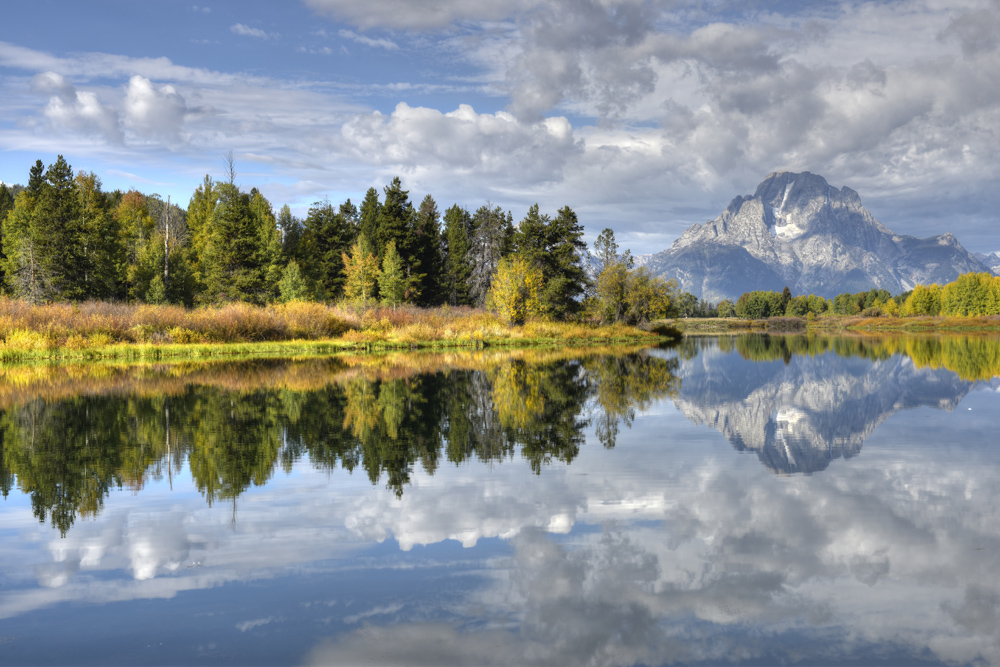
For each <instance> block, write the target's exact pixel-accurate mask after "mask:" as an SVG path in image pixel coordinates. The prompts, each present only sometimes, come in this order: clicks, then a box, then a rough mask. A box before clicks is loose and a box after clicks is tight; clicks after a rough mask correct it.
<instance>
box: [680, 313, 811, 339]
mask: <svg viewBox="0 0 1000 667" xmlns="http://www.w3.org/2000/svg"><path fill="white" fill-rule="evenodd" d="M663 322H664V323H666V324H671V325H673V326H675V327H676V328H677V329H678V330H680V331H681V332H682V333H683V334H684V335H699V334H722V333H761V332H766V331H782V332H786V331H805V330H806V321H805V320H804V319H802V318H800V317H771V318H768V319H763V320H745V319H740V318H738V317H684V318H680V319H676V320H663Z"/></svg>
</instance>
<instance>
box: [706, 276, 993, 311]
mask: <svg viewBox="0 0 1000 667" xmlns="http://www.w3.org/2000/svg"><path fill="white" fill-rule="evenodd" d="M717 311H718V316H719V317H742V318H745V319H761V318H767V317H781V316H785V317H815V316H817V315H822V314H823V313H832V314H834V315H860V316H863V317H882V316H889V317H898V316H903V317H907V316H919V315H932V316H934V315H941V316H945V317H975V316H988V315H1000V277H998V276H994V275H992V274H989V273H966V274H963V275H961V276H959V277H958V278H956V279H955V280H953V281H952V282H950V283H947V284H945V285H938V284H936V283H935V284H932V285H917V286H916V287H914V288H913V289H912V290H909V291H906V292H903V293H902V294H897V295H893V294H891V293H890V292H889V291H888V290H884V289H876V288H874V287H873V288H872V289H870V290H868V291H866V292H856V293H854V294H851V293H849V292H844V293H843V294H838V295H837V296H836V297H834V298H833V299H824V298H823V297H821V296H816V295H814V294H810V295H808V296H806V295H799V296H792V293H791V291H790V290H789V289H788V287H785V289H784V290H783V291H781V292H775V291H765V290H755V291H752V292H745V293H744V294H743V295H742V296H740V298H739V299H738V300H737V301H736V303H735V304H734V303H732V302H731V301H729V300H728V299H726V300H723V301H720V302H719V304H718V306H717Z"/></svg>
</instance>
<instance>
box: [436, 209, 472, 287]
mask: <svg viewBox="0 0 1000 667" xmlns="http://www.w3.org/2000/svg"><path fill="white" fill-rule="evenodd" d="M444 225H445V229H444V242H443V245H444V277H443V280H442V283H443V285H442V289H443V291H444V298H445V300H446V301H447V303H448V304H450V305H452V306H465V305H468V304H469V303H470V301H469V278H470V276H471V275H472V266H471V265H470V264H469V257H468V255H469V248H470V240H469V236H470V232H471V231H472V216H471V215H469V212H468V211H467V210H466V209H464V208H462V207H460V206H459V205H458V204H455V205H454V206H452V207H451V208H449V209H448V210H447V211H445V214H444Z"/></svg>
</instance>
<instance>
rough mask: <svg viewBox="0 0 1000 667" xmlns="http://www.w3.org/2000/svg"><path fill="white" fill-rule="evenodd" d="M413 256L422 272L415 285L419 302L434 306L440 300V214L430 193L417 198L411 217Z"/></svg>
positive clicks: (441, 282)
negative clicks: (413, 220) (422, 197)
mask: <svg viewBox="0 0 1000 667" xmlns="http://www.w3.org/2000/svg"><path fill="white" fill-rule="evenodd" d="M415 223H416V224H415V228H414V230H413V233H414V246H415V247H414V257H415V258H416V264H417V265H418V266H419V267H420V271H421V273H422V274H423V275H424V278H423V280H422V281H421V284H420V285H419V290H420V298H419V299H418V300H417V303H418V304H419V305H421V306H425V307H426V306H436V305H438V304H441V303H443V302H444V300H445V297H444V291H443V288H442V285H443V283H444V279H443V264H444V260H443V257H442V247H441V246H442V244H441V216H440V214H439V213H438V208H437V202H435V201H434V197H432V196H430V195H427V196H426V197H424V199H423V201H422V202H420V208H419V209H417V214H416V218H415Z"/></svg>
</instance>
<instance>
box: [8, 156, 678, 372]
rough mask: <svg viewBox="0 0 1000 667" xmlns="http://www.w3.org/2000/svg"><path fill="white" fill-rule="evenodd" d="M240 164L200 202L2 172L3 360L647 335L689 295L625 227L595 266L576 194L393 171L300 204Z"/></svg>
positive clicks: (59, 175)
mask: <svg viewBox="0 0 1000 667" xmlns="http://www.w3.org/2000/svg"><path fill="white" fill-rule="evenodd" d="M226 165H227V172H228V173H227V179H226V180H225V181H223V182H217V181H214V180H213V179H212V178H210V177H208V176H206V177H205V180H204V182H203V183H202V184H201V185H200V186H199V187H198V188H197V189H196V191H195V192H194V194H193V195H192V197H191V201H190V203H189V204H188V206H187V209H186V210H185V209H181V208H180V207H178V206H176V205H175V204H173V203H171V202H170V200H169V199H168V200H167V201H166V202H163V201H162V200H161V199H160V198H159V197H158V196H157V195H147V194H143V193H140V192H138V191H135V190H131V191H129V192H126V193H122V192H120V191H115V192H104V191H103V190H102V188H101V182H100V179H98V178H97V177H96V176H95V175H94V174H93V173H87V172H82V171H81V172H79V173H76V174H74V172H73V170H72V168H71V167H70V165H69V164H68V163H67V162H66V161H65V160H64V159H63V157H62V156H59V158H58V159H57V160H56V162H55V163H53V164H52V165H50V166H48V167H47V168H46V167H45V165H44V164H42V162H41V161H38V162H36V163H35V165H34V166H33V167H32V168H31V169H30V172H29V175H28V185H27V186H26V187H17V188H15V191H16V196H14V197H12V196H11V192H9V191H8V190H7V188H6V187H5V186H0V221H2V224H0V230H2V237H0V241H2V243H0V246H2V247H0V250H2V252H0V284H2V292H3V294H4V295H6V299H5V300H4V301H3V302H2V304H0V359H12V358H24V357H26V356H30V357H53V356H55V357H66V356H79V355H81V354H83V355H94V356H158V355H172V354H175V353H176V354H187V353H197V354H210V353H221V351H219V350H216V349H214V348H210V347H206V346H220V345H224V344H240V345H243V346H247V345H250V346H257V347H255V348H254V347H252V348H247V350H246V351H245V352H241V351H240V350H239V349H230V350H229V351H228V352H229V353H234V352H235V353H248V354H250V353H256V352H258V351H259V349H260V346H261V345H263V344H267V345H269V346H270V347H274V344H275V343H279V342H289V341H296V342H297V343H296V346H294V347H295V349H301V350H308V349H310V348H315V347H316V346H320V347H324V346H327V347H329V346H333V347H338V346H339V347H352V346H353V347H364V348H371V347H406V346H421V345H457V346H472V347H476V346H481V345H484V344H515V343H522V344H523V343H538V342H557V341H589V340H595V341H608V340H637V339H644V338H645V339H648V338H650V337H651V334H648V333H643V332H641V331H638V330H636V329H633V328H631V327H630V326H628V325H644V324H645V323H647V322H648V321H649V320H654V319H657V318H659V317H663V316H664V315H667V314H669V313H670V312H672V309H674V308H675V304H676V302H677V290H676V283H674V282H672V281H664V280H662V279H660V278H657V277H654V276H652V275H651V274H649V272H648V271H646V270H644V269H635V268H634V267H633V265H632V261H631V258H630V257H628V253H625V254H624V255H619V254H618V253H617V245H616V244H615V243H614V234H613V232H611V230H605V233H604V234H603V235H602V239H601V243H602V244H603V245H601V249H602V250H603V254H601V257H602V264H601V266H599V267H598V269H597V270H596V271H594V270H592V267H591V266H590V254H589V253H588V252H587V247H586V244H585V243H584V242H583V240H582V236H583V227H582V225H581V224H580V223H579V221H578V220H577V216H576V214H575V213H574V212H573V210H572V209H570V208H569V207H568V206H564V207H563V208H561V209H560V210H559V211H558V212H557V213H556V214H555V215H554V216H550V215H548V214H546V213H543V212H542V211H540V209H539V207H538V206H537V205H535V206H532V207H530V208H529V209H528V212H527V214H526V215H525V216H524V218H523V219H521V220H520V221H519V222H518V223H517V224H516V225H515V224H514V218H513V216H512V214H511V213H510V212H509V211H506V212H505V211H503V210H502V209H501V208H500V207H499V206H494V205H492V204H487V205H485V206H482V207H480V208H479V209H478V210H476V211H475V213H470V212H469V211H468V210H467V209H465V208H462V207H460V206H458V205H455V206H452V207H451V208H449V209H448V210H447V211H445V213H444V215H443V216H442V215H440V214H439V211H438V207H437V203H436V202H435V201H434V198H433V197H431V196H430V195H427V196H425V197H424V198H423V200H422V201H421V202H420V204H419V205H418V206H417V205H414V204H413V203H412V202H411V201H410V198H409V192H408V191H406V190H403V188H402V183H401V181H400V180H399V179H398V178H395V179H393V180H392V182H391V183H390V184H389V185H387V186H385V187H384V188H383V192H382V196H381V197H380V195H379V192H378V191H377V190H376V189H375V188H370V189H369V190H368V192H367V193H366V194H365V197H364V199H363V201H362V202H361V205H360V206H355V205H354V204H353V203H352V202H351V200H350V199H348V200H346V201H345V202H344V203H342V204H340V205H338V206H336V207H335V206H334V205H333V204H331V203H330V202H329V201H326V200H324V201H320V202H315V203H314V204H313V206H312V207H311V208H310V209H309V214H308V216H307V217H306V218H305V219H304V220H300V219H298V218H296V217H295V216H293V215H292V214H291V212H290V209H289V207H288V206H284V207H282V208H281V210H280V211H279V212H278V213H275V211H274V208H273V207H272V205H271V203H270V202H269V201H267V199H266V198H264V196H263V195H262V194H261V193H260V192H259V191H258V190H256V189H251V190H250V191H249V192H246V191H244V190H243V189H242V188H241V187H240V186H239V185H237V183H236V173H235V164H234V162H233V159H232V156H228V157H227V161H226ZM592 276H594V277H596V280H593V279H592ZM307 343H308V344H307ZM177 345H188V346H192V345H197V346H201V347H200V348H186V350H176V349H174V348H171V347H170V346H177ZM125 346H132V348H133V349H131V350H125V349H123V348H124V347H125ZM269 349H270V348H269Z"/></svg>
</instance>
